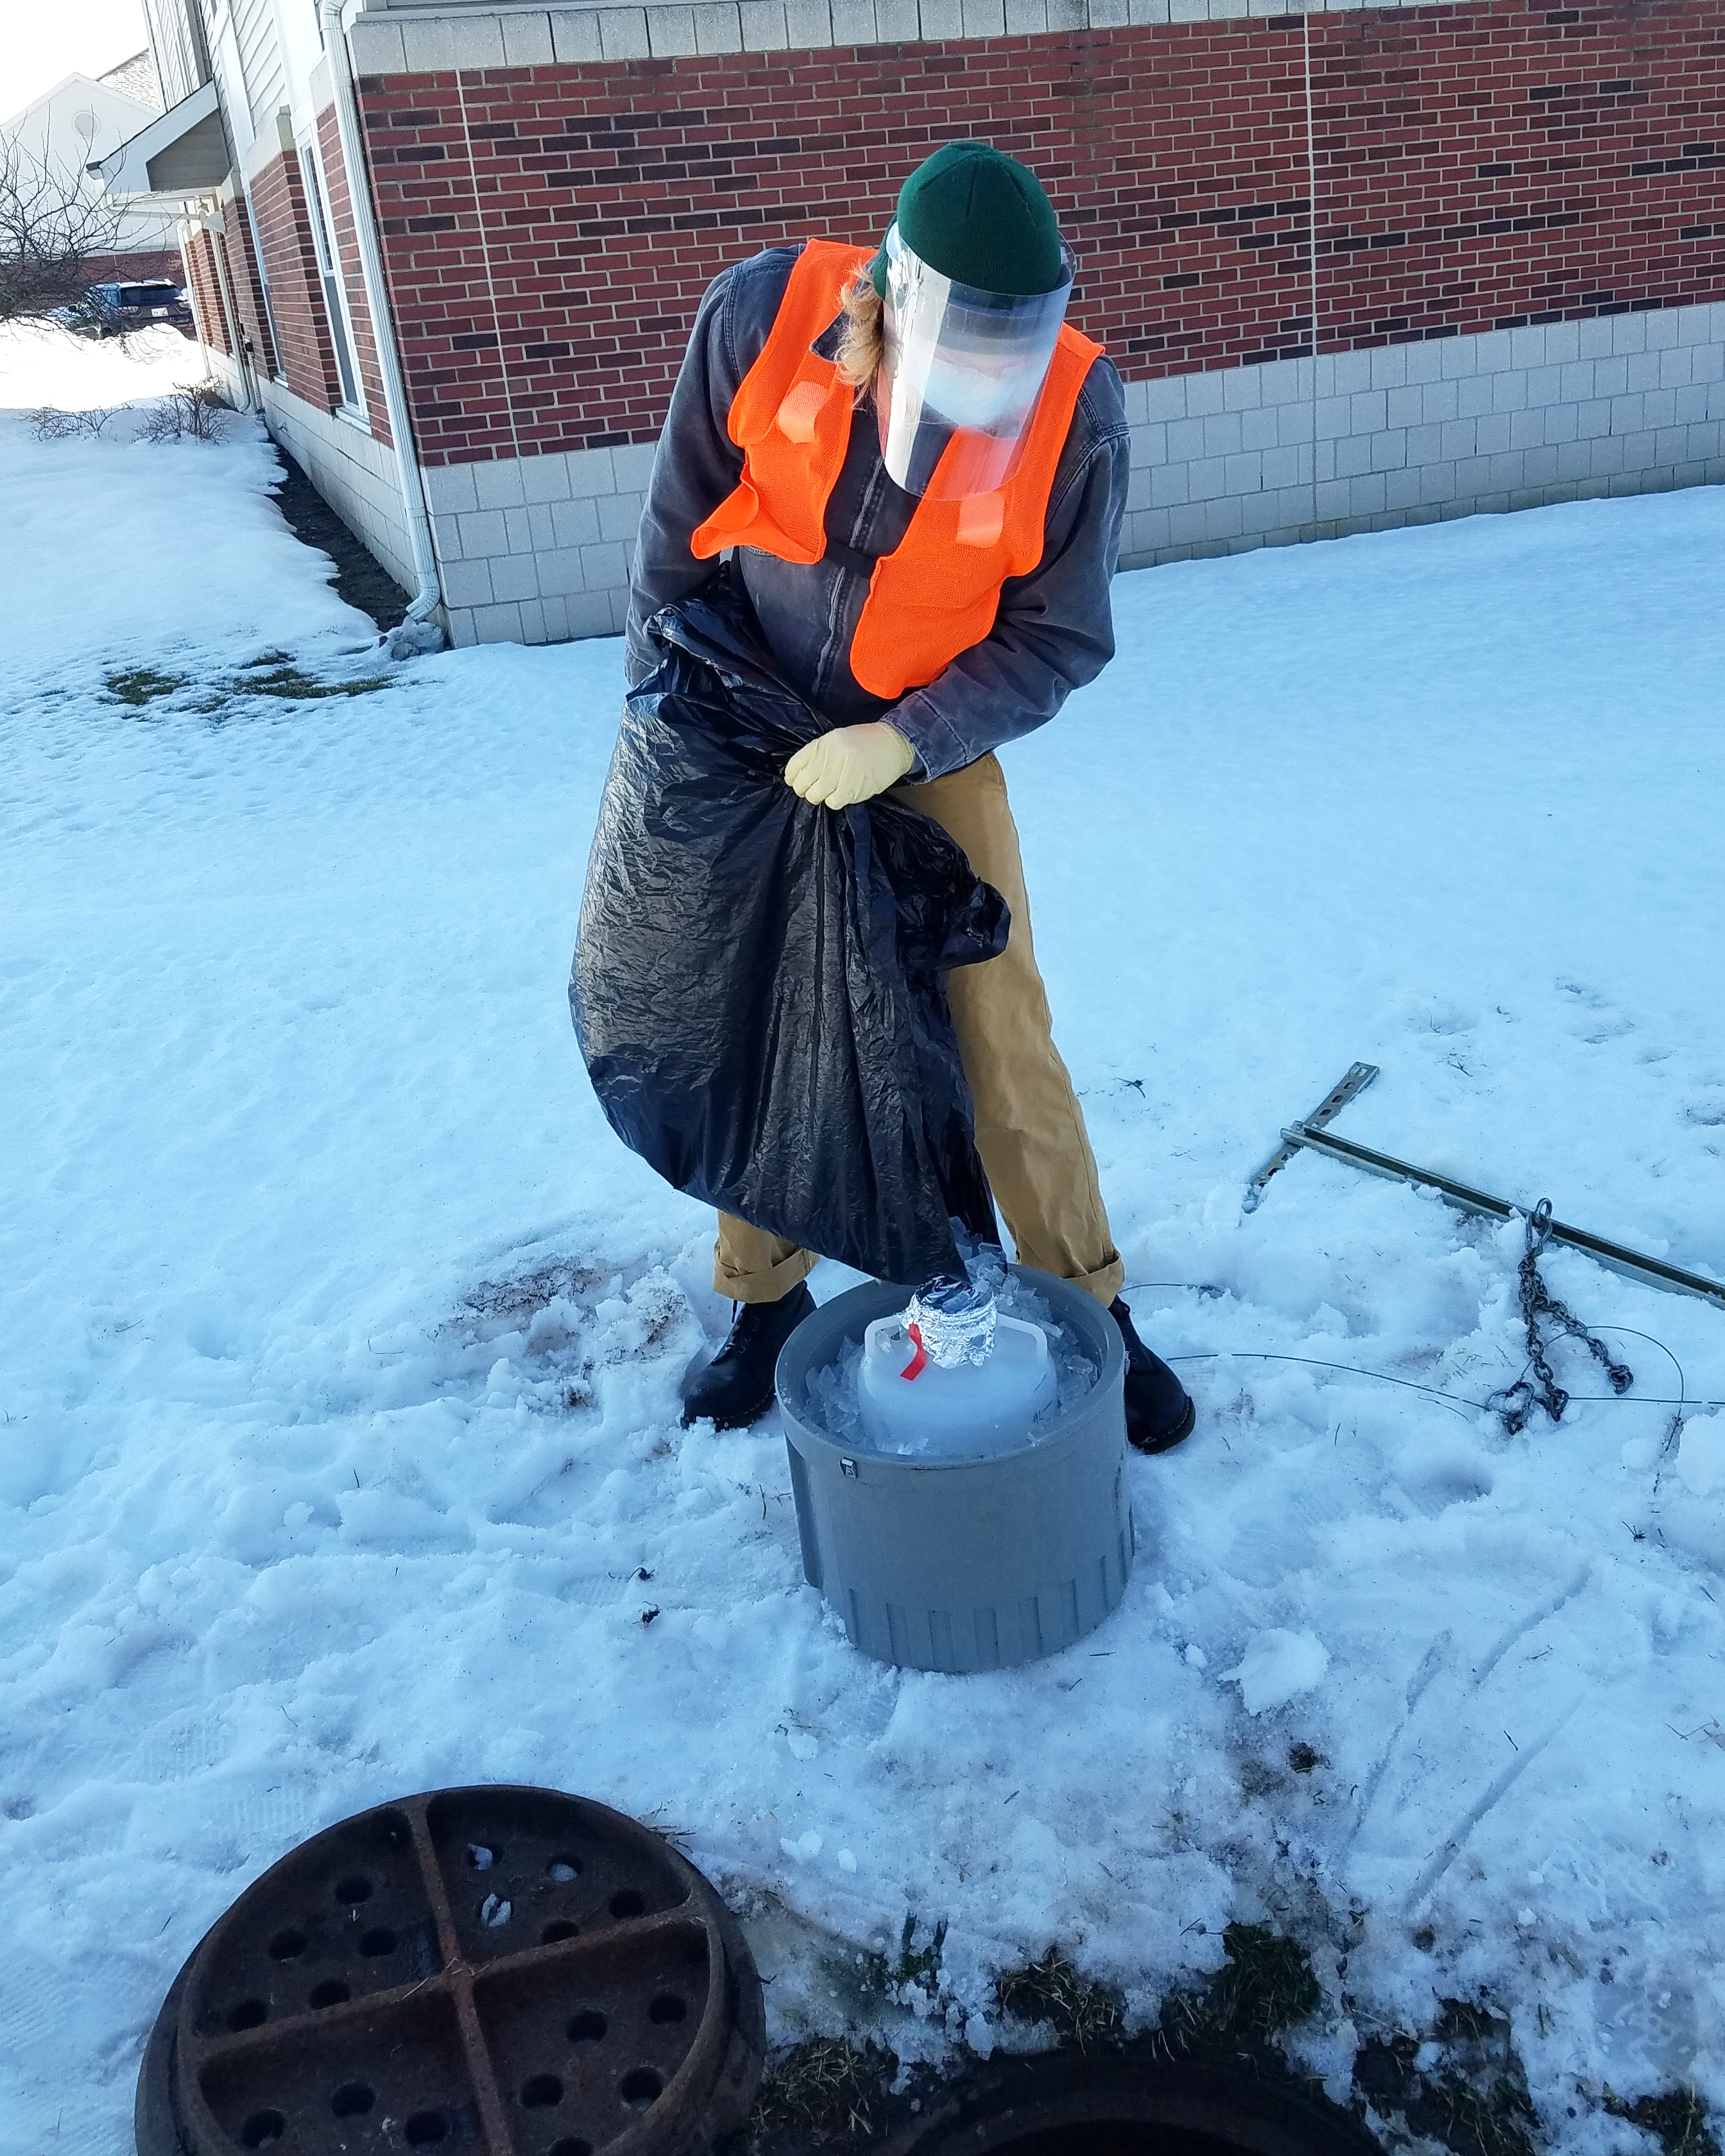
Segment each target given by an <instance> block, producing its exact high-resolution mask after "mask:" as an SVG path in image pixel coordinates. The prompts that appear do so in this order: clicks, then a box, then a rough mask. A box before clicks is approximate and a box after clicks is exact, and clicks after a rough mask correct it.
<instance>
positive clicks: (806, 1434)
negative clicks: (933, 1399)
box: [773, 1264, 1126, 1475]
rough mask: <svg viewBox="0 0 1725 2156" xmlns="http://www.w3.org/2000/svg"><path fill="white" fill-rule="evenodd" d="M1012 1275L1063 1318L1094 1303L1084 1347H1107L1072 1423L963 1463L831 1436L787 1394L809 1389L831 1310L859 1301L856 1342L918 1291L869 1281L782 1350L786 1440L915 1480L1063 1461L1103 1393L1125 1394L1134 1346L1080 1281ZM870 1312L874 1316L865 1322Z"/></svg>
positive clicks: (778, 1371)
mask: <svg viewBox="0 0 1725 2156" xmlns="http://www.w3.org/2000/svg"><path fill="white" fill-rule="evenodd" d="M1007 1270H1008V1271H1009V1273H1011V1274H1013V1275H1014V1277H1016V1278H1017V1279H1019V1280H1022V1281H1024V1283H1025V1285H1026V1286H1029V1287H1031V1288H1034V1290H1035V1291H1036V1292H1037V1293H1038V1294H1039V1295H1041V1296H1043V1297H1044V1299H1045V1301H1051V1302H1052V1303H1053V1304H1054V1306H1055V1314H1056V1315H1057V1316H1059V1315H1061V1314H1062V1313H1063V1311H1065V1310H1070V1311H1071V1312H1073V1313H1075V1315H1080V1314H1082V1313H1084V1312H1085V1306H1086V1305H1088V1306H1090V1309H1091V1311H1093V1312H1095V1316H1096V1325H1097V1330H1096V1332H1095V1333H1094V1334H1093V1335H1092V1336H1091V1339H1090V1340H1089V1341H1086V1342H1082V1344H1083V1345H1085V1346H1086V1347H1092V1346H1095V1347H1100V1349H1101V1369H1100V1370H1099V1371H1098V1372H1097V1373H1096V1379H1095V1381H1094V1383H1092V1384H1091V1386H1090V1387H1089V1388H1088V1389H1087V1390H1086V1392H1085V1393H1084V1394H1083V1395H1082V1396H1081V1399H1077V1400H1076V1401H1074V1402H1073V1404H1072V1407H1071V1409H1070V1411H1069V1414H1068V1415H1067V1416H1066V1418H1065V1419H1064V1420H1062V1421H1061V1422H1058V1423H1055V1424H1053V1425H1052V1426H1051V1427H1050V1428H1049V1429H1047V1430H1045V1431H1044V1432H1043V1433H1042V1434H1041V1435H1040V1436H1030V1437H1027V1438H1025V1439H1024V1440H1023V1441H1022V1442H1021V1443H1019V1444H1017V1445H1005V1446H1003V1447H1002V1448H1001V1449H1000V1450H999V1451H998V1452H983V1453H972V1454H966V1455H963V1456H961V1457H959V1458H957V1459H949V1458H941V1459H929V1458H925V1457H923V1456H922V1455H918V1454H916V1453H906V1452H882V1451H880V1450H877V1449H876V1448H875V1446H874V1445H870V1444H869V1443H867V1442H866V1441H865V1440H861V1439H856V1438H839V1437H834V1435H833V1434H832V1432H831V1431H830V1430H823V1429H822V1428H821V1427H820V1425H819V1424H818V1423H816V1422H814V1421H813V1420H812V1419H810V1418H809V1414H808V1413H807V1411H806V1410H805V1409H803V1408H802V1407H800V1406H798V1405H795V1404H793V1400H792V1399H791V1398H789V1397H788V1395H787V1381H789V1382H790V1383H791V1384H792V1385H793V1386H798V1387H803V1386H806V1383H807V1379H808V1375H809V1362H808V1352H807V1349H806V1347H805V1348H804V1349H803V1351H802V1352H801V1353H799V1352H798V1341H799V1340H801V1339H802V1337H803V1333H804V1332H806V1331H807V1330H808V1328H809V1327H810V1326H813V1325H814V1324H816V1323H817V1322H818V1321H819V1319H821V1318H822V1317H824V1316H825V1314H826V1313H827V1312H829V1311H837V1310H838V1309H839V1307H840V1306H842V1305H844V1304H846V1303H852V1302H854V1303H855V1306H856V1309H857V1313H858V1316H859V1318H860V1327H864V1326H867V1325H869V1324H870V1323H872V1322H873V1321H874V1319H875V1318H876V1317H891V1316H892V1315H893V1314H894V1312H895V1310H901V1309H902V1307H903V1300H901V1299H903V1298H908V1296H909V1294H910V1292H911V1291H910V1290H908V1289H906V1288H903V1287H900V1286H895V1285H894V1283H893V1282H891V1281H862V1282H860V1284H859V1285H858V1286H855V1287H850V1288H845V1289H843V1290H841V1291H840V1292H839V1294H837V1295H835V1296H831V1297H829V1300H828V1301H825V1302H823V1303H819V1304H818V1305H817V1306H816V1307H815V1308H814V1310H813V1311H812V1312H810V1313H809V1316H808V1317H805V1318H804V1319H803V1322H802V1323H801V1324H800V1325H798V1327H797V1328H796V1330H795V1332H793V1333H792V1335H791V1337H790V1338H789V1339H788V1340H787V1341H786V1342H785V1344H784V1346H783V1347H782V1348H781V1349H780V1350H779V1354H778V1363H777V1365H776V1367H775V1368H774V1371H773V1393H774V1396H775V1398H776V1399H777V1400H778V1409H779V1414H780V1417H781V1419H783V1423H784V1424H785V1440H786V1442H787V1443H788V1444H791V1445H798V1444H801V1443H802V1442H803V1441H804V1440H808V1441H810V1442H813V1443H814V1444H817V1445H824V1447H825V1448H826V1449H827V1450H829V1452H831V1453H834V1455H838V1456H839V1457H840V1458H842V1459H845V1460H850V1459H854V1458H855V1459H863V1460H869V1461H870V1462H872V1463H874V1464H875V1465H877V1466H881V1467H885V1468H891V1469H892V1470H894V1471H897V1472H902V1473H905V1474H909V1475H942V1474H947V1475H952V1474H974V1473H975V1472H976V1471H977V1470H978V1468H988V1467H994V1466H999V1465H1000V1464H1001V1463H1003V1462H1004V1461H1007V1460H1021V1459H1023V1458H1024V1455H1026V1454H1027V1453H1031V1452H1040V1453H1045V1454H1046V1455H1049V1456H1050V1457H1053V1456H1055V1455H1057V1454H1058V1453H1059V1451H1060V1448H1061V1445H1062V1443H1063V1441H1065V1440H1073V1439H1076V1437H1077V1436H1078V1435H1079V1434H1080V1433H1081V1430H1082V1428H1083V1426H1084V1423H1085V1420H1086V1416H1085V1414H1084V1410H1085V1409H1087V1408H1088V1407H1089V1406H1090V1404H1091V1402H1092V1401H1093V1400H1094V1399H1096V1395H1097V1394H1106V1392H1107V1391H1108V1390H1109V1389H1111V1388H1117V1389H1124V1386H1125V1383H1126V1342H1125V1341H1124V1340H1123V1339H1122V1337H1121V1333H1120V1327H1118V1326H1117V1324H1116V1323H1115V1322H1114V1320H1113V1318H1112V1317H1111V1316H1110V1315H1109V1312H1108V1311H1107V1308H1106V1306H1105V1305H1104V1304H1102V1303H1101V1302H1099V1301H1097V1299H1096V1296H1093V1295H1091V1293H1090V1292H1089V1291H1088V1290H1087V1289H1085V1288H1081V1287H1080V1286H1078V1284H1077V1282H1076V1281H1069V1280H1062V1279H1061V1278H1060V1276H1059V1275H1058V1274H1055V1273H1045V1272H1043V1271H1041V1270H1039V1268H1037V1267H1036V1266H1034V1265H1015V1264H1014V1265H1008V1267H1007ZM1050 1288H1051V1289H1053V1290H1054V1291H1055V1292H1054V1294H1053V1295H1051V1296H1050V1294H1049V1293H1048V1291H1049V1290H1050ZM871 1304H879V1308H877V1309H869V1306H870V1305H871ZM865 1310H866V1311H867V1312H868V1314H867V1315H866V1316H864V1315H863V1312H865ZM860 1327H859V1330H858V1332H857V1334H856V1336H855V1337H857V1338H859V1339H860V1337H861V1329H860ZM1076 1329H1077V1330H1078V1331H1079V1332H1080V1334H1081V1336H1082V1334H1083V1332H1084V1331H1085V1329H1086V1327H1085V1325H1084V1323H1083V1322H1081V1323H1080V1324H1079V1325H1078V1327H1077V1328H1076ZM845 1337H846V1338H847V1339H848V1338H850V1337H851V1335H850V1332H849V1331H848V1329H847V1331H846V1332H845Z"/></svg>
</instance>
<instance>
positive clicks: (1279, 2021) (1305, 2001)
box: [1163, 1924, 1323, 2046]
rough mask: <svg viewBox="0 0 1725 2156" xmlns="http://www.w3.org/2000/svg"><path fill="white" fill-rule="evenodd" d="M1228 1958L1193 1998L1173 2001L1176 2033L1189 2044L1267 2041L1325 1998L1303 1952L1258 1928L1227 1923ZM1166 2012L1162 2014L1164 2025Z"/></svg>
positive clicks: (1293, 1942) (1294, 1942)
mask: <svg viewBox="0 0 1725 2156" xmlns="http://www.w3.org/2000/svg"><path fill="white" fill-rule="evenodd" d="M1222 1949H1223V1952H1224V1953H1225V1954H1226V1955H1227V1957H1228V1958H1227V1960H1226V1961H1225V1962H1224V1963H1223V1964H1222V1966H1221V1968H1220V1969H1218V1970H1217V1971H1216V1972H1215V1974H1214V1975H1213V1976H1212V1977H1210V1978H1209V1980H1208V1982H1207V1983H1206V1984H1205V1985H1204V1990H1203V1991H1202V1992H1201V1993H1200V1994H1198V1996H1197V1997H1196V1998H1192V1997H1189V1996H1188V1997H1182V1998H1179V1999H1176V2000H1174V2001H1173V2015H1174V2017H1175V2029H1174V2030H1168V2033H1169V2034H1170V2035H1173V2034H1174V2033H1175V2032H1176V2030H1178V2032H1179V2033H1180V2034H1182V2035H1184V2036H1185V2038H1186V2040H1187V2041H1188V2042H1189V2043H1195V2042H1204V2041H1209V2042H1224V2043H1227V2044H1230V2045H1232V2046H1239V2045H1240V2044H1247V2045H1254V2044H1256V2045H1262V2044H1266V2043H1268V2041H1269V2040H1270V2039H1271V2036H1273V2035H1275V2034H1276V2031H1277V2030H1281V2029H1288V2028H1291V2027H1292V2026H1293V2025H1294V2024H1295V2023H1296V2021H1303V2020H1305V2019H1306V2018H1307V2015H1310V2014H1312V2013H1314V2012H1316V2010H1317V2005H1318V2002H1319V2000H1320V1999H1322V1996H1323V1994H1322V1992H1321V1991H1320V1989H1318V1982H1317V1978H1316V1977H1315V1976H1314V1975H1313V1974H1312V1963H1311V1961H1310V1960H1309V1959H1308V1958H1307V1953H1306V1949H1305V1948H1304V1947H1302V1946H1301V1944H1300V1943H1299V1941H1298V1940H1297V1939H1285V1938H1278V1937H1277V1935H1276V1933H1274V1932H1271V1931H1268V1930H1266V1928H1265V1927H1264V1926H1263V1925H1261V1924H1230V1925H1229V1927H1228V1928H1227V1930H1226V1931H1224V1933H1223V1934H1222ZM1168 2012H1169V2010H1168V2008H1164V2010H1163V2023H1164V2027H1167V2024H1168Z"/></svg>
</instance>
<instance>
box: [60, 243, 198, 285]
mask: <svg viewBox="0 0 1725 2156" xmlns="http://www.w3.org/2000/svg"><path fill="white" fill-rule="evenodd" d="M85 269H86V270H87V271H88V273H89V277H90V283H91V284H92V285H132V284H138V285H142V284H148V283H150V282H151V281H152V280H154V279H156V278H157V277H166V278H167V280H168V281H169V283H170V284H174V285H182V284H184V282H185V281H186V272H185V269H184V268H183V266H182V264H181V261H180V250H179V249H178V248H177V247H167V248H162V249H157V251H156V252H154V253H151V254H92V255H91V256H90V259H89V260H88V261H87V262H86V263H85Z"/></svg>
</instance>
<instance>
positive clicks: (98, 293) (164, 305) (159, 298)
mask: <svg viewBox="0 0 1725 2156" xmlns="http://www.w3.org/2000/svg"><path fill="white" fill-rule="evenodd" d="M85 302H86V313H85V320H86V321H88V323H89V324H90V329H91V331H92V333H93V334H94V335H95V336H99V337H104V336H122V335H124V333H125V332H126V331H127V330H140V329H144V328H146V327H147V326H149V325H150V324H151V323H152V322H166V323H167V325H168V326H170V327H171V328H172V329H177V330H188V329H190V328H191V326H192V310H191V309H190V307H188V306H187V304H186V295H185V293H184V292H183V291H182V290H181V289H180V287H179V286H178V285H171V284H169V282H168V281H167V279H166V278H165V277H154V278H151V280H149V281H148V282H147V283H145V284H139V285H91V286H90V290H88V291H87V292H86V293H85Z"/></svg>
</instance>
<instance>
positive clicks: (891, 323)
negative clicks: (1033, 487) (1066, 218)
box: [875, 224, 1072, 501]
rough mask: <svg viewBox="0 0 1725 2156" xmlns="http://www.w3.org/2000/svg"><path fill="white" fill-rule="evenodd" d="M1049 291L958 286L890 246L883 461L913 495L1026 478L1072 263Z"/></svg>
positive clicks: (902, 248) (890, 242) (941, 496)
mask: <svg viewBox="0 0 1725 2156" xmlns="http://www.w3.org/2000/svg"><path fill="white" fill-rule="evenodd" d="M1060 255H1061V260H1062V275H1061V278H1060V283H1059V284H1058V285H1055V289H1054V290H1053V291H1051V292H1039V293H1035V294H1034V295H1030V296H1029V297H1020V296H1019V295H1015V294H1012V293H1005V292H984V291H981V290H978V288H977V287H976V286H974V285H955V284H954V283H953V282H952V279H951V278H950V277H943V276H942V275H941V274H940V272H939V271H938V270H937V269H930V268H929V266H928V264H927V263H926V262H924V261H923V260H922V259H921V258H920V257H919V256H917V255H916V254H912V253H911V249H909V248H908V247H906V245H905V244H904V243H903V241H902V240H901V239H900V238H899V234H898V227H897V225H896V224H895V225H894V226H893V227H892V228H891V230H890V231H889V232H888V234H887V235H886V310H885V324H884V326H885V333H886V334H885V342H884V352H883V357H882V362H881V381H880V385H879V387H878V388H877V390H876V393H875V408H876V411H877V413H878V415H879V419H880V454H881V458H882V459H883V461H884V462H885V464H886V469H887V470H888V471H889V472H890V473H891V475H892V477H893V478H894V479H895V480H896V481H897V482H898V484H899V485H901V487H903V488H904V489H905V490H906V493H908V494H919V495H931V496H932V497H933V498H934V499H935V500H940V501H963V500H966V499H968V498H969V497H971V496H973V495H983V494H993V492H994V491H995V490H996V489H997V488H999V487H1000V486H1002V485H1004V484H1005V482H1006V481H1007V480H1009V479H1010V478H1011V477H1012V475H1013V473H1014V471H1015V470H1017V469H1018V464H1019V458H1020V457H1021V456H1022V455H1023V454H1024V437H1025V434H1026V433H1027V431H1028V429H1029V424H1030V415H1031V413H1033V412H1034V409H1035V408H1036V399H1037V398H1038V397H1039V396H1040V393H1041V390H1042V384H1043V382H1044V380H1045V377H1046V376H1047V373H1048V363H1049V362H1050V359H1052V358H1053V357H1054V348H1055V339H1056V338H1057V337H1058V336H1060V324H1061V323H1062V321H1065V314H1066V300H1067V296H1068V295H1069V294H1070V291H1071V290H1072V255H1071V252H1070V249H1068V248H1066V247H1064V246H1063V247H1062V248H1061V249H1060Z"/></svg>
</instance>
